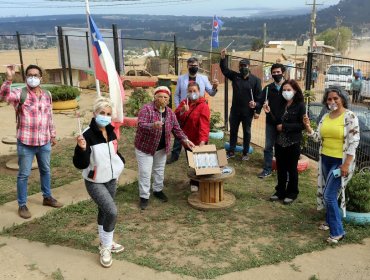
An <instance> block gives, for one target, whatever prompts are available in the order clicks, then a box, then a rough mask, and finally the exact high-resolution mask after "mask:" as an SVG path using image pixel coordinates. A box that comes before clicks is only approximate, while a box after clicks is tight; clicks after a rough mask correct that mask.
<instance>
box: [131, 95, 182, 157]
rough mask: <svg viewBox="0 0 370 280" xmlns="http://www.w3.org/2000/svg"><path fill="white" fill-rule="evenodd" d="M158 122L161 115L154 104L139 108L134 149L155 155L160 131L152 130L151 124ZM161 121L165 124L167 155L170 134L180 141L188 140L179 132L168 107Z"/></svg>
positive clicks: (175, 120)
mask: <svg viewBox="0 0 370 280" xmlns="http://www.w3.org/2000/svg"><path fill="white" fill-rule="evenodd" d="M160 120H161V113H160V112H159V111H158V110H157V109H156V107H155V105H154V102H151V103H148V104H146V105H144V106H143V108H141V110H140V112H139V116H138V125H137V131H136V137H135V148H136V149H138V150H139V151H141V152H143V153H146V154H150V155H154V154H155V152H156V150H157V147H158V145H159V142H160V140H161V135H162V129H158V128H153V123H154V122H156V121H160ZM163 121H164V123H165V141H166V153H168V152H169V151H170V148H171V146H170V144H171V132H172V133H173V134H174V135H175V137H176V138H179V139H180V140H182V141H185V140H186V139H188V138H187V137H186V135H185V134H184V132H183V131H182V130H181V128H180V125H179V123H178V122H177V118H176V115H175V113H174V112H172V110H171V109H170V108H169V107H166V118H165V119H164V120H163Z"/></svg>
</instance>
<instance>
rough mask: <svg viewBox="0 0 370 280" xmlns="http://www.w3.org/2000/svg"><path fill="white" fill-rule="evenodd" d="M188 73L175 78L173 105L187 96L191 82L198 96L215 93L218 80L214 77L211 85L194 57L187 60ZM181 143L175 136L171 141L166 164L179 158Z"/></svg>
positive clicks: (176, 104) (213, 94)
mask: <svg viewBox="0 0 370 280" xmlns="http://www.w3.org/2000/svg"><path fill="white" fill-rule="evenodd" d="M187 66H188V73H186V74H184V75H181V76H180V77H179V78H178V80H177V86H176V90H175V96H174V99H175V106H176V108H177V107H178V106H179V104H180V103H181V101H182V100H184V99H185V98H186V97H187V94H188V92H187V89H188V85H189V83H191V82H196V83H197V84H198V85H199V87H200V96H204V94H205V92H207V93H208V94H209V95H210V96H215V95H216V93H217V87H218V80H216V79H214V80H213V81H212V85H211V83H210V82H209V80H208V77H207V76H205V75H201V74H198V70H199V61H198V59H197V58H196V57H191V58H189V59H188V61H187ZM181 148H182V144H181V142H180V141H178V140H177V139H176V138H175V140H174V143H173V147H172V152H171V157H170V158H169V159H168V160H167V164H171V163H173V162H175V161H177V160H178V159H179V156H180V153H181Z"/></svg>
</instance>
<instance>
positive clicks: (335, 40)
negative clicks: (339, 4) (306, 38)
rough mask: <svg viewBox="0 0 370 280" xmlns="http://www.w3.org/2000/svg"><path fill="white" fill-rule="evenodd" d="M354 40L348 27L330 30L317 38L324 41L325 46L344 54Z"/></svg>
mask: <svg viewBox="0 0 370 280" xmlns="http://www.w3.org/2000/svg"><path fill="white" fill-rule="evenodd" d="M351 38H352V31H351V29H350V28H348V27H346V26H341V27H339V28H329V29H326V30H325V31H323V32H322V33H320V34H319V35H318V36H317V38H316V39H317V40H320V41H324V42H325V45H329V46H332V47H334V48H336V49H337V51H340V52H344V51H346V50H347V47H348V43H349V41H350V40H351Z"/></svg>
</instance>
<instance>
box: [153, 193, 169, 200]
mask: <svg viewBox="0 0 370 280" xmlns="http://www.w3.org/2000/svg"><path fill="white" fill-rule="evenodd" d="M153 195H154V197H156V198H158V199H159V200H161V201H162V202H167V201H168V197H167V196H166V195H165V194H164V192H162V191H160V192H153Z"/></svg>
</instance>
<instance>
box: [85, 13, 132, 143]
mask: <svg viewBox="0 0 370 280" xmlns="http://www.w3.org/2000/svg"><path fill="white" fill-rule="evenodd" d="M88 17H89V22H90V31H91V41H92V55H93V60H94V67H95V69H94V71H95V77H96V79H98V80H100V81H102V82H104V83H106V84H107V85H108V86H109V96H110V99H111V100H112V103H113V110H112V111H113V112H112V115H113V116H112V120H113V123H112V125H114V126H115V128H116V129H115V132H116V135H117V137H119V126H120V125H121V124H120V123H122V122H123V100H124V97H125V92H124V89H123V85H122V81H121V78H120V76H119V75H118V73H117V71H116V66H115V63H114V60H113V58H112V56H111V55H110V53H109V50H108V47H107V45H106V44H105V42H104V39H103V37H102V35H101V34H100V32H99V28H98V27H97V26H96V24H95V22H94V20H93V19H92V17H91V15H90V14H88ZM117 132H118V133H117Z"/></svg>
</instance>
